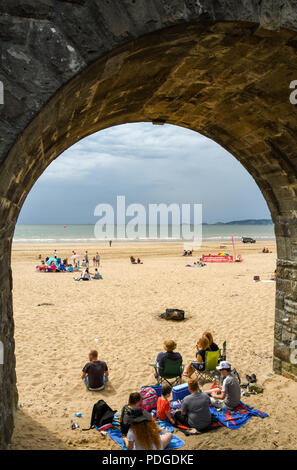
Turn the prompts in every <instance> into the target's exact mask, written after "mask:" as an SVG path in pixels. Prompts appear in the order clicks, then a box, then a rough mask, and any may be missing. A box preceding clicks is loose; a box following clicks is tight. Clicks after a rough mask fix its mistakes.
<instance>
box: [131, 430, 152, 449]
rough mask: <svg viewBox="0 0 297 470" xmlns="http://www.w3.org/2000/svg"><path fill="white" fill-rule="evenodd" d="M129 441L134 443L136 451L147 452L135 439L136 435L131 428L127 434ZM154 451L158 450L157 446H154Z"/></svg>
mask: <svg viewBox="0 0 297 470" xmlns="http://www.w3.org/2000/svg"><path fill="white" fill-rule="evenodd" d="M127 439H128V441H129V442H134V449H135V450H146V449H145V448H144V447H142V446H141V445H140V444H139V443H138V442H137V441H136V438H135V434H134V432H133V431H132V429H131V428H130V429H129V431H128V434H127ZM152 450H157V448H156V446H155V445H154V444H153V446H152Z"/></svg>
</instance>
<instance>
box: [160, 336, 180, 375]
mask: <svg viewBox="0 0 297 470" xmlns="http://www.w3.org/2000/svg"><path fill="white" fill-rule="evenodd" d="M164 349H165V352H160V353H159V354H158V356H157V358H156V366H155V367H156V369H157V374H160V372H161V373H162V369H163V368H164V359H171V360H172V361H177V360H180V361H181V362H182V360H183V358H182V356H181V355H180V353H178V352H175V351H174V350H175V349H176V342H175V341H173V340H172V339H169V340H166V341H164Z"/></svg>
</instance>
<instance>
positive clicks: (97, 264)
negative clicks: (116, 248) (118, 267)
mask: <svg viewBox="0 0 297 470" xmlns="http://www.w3.org/2000/svg"><path fill="white" fill-rule="evenodd" d="M99 266H100V255H99V253H98V251H97V253H96V267H97V268H99Z"/></svg>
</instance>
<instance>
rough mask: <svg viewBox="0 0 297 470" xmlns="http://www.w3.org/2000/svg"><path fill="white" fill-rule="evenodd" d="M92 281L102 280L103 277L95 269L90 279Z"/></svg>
mask: <svg viewBox="0 0 297 470" xmlns="http://www.w3.org/2000/svg"><path fill="white" fill-rule="evenodd" d="M92 279H94V280H96V279H103V277H102V276H101V274H100V273H99V271H98V269H97V268H95V274H94V276H93V277H92Z"/></svg>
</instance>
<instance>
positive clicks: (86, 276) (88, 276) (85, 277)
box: [74, 268, 103, 281]
mask: <svg viewBox="0 0 297 470" xmlns="http://www.w3.org/2000/svg"><path fill="white" fill-rule="evenodd" d="M97 279H103V277H102V275H101V274H100V273H99V271H98V269H97V268H95V272H94V273H91V272H90V271H89V268H86V269H84V270H83V271H82V273H81V275H80V277H75V278H74V280H75V281H91V280H94V281H95V280H97Z"/></svg>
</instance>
